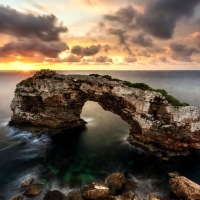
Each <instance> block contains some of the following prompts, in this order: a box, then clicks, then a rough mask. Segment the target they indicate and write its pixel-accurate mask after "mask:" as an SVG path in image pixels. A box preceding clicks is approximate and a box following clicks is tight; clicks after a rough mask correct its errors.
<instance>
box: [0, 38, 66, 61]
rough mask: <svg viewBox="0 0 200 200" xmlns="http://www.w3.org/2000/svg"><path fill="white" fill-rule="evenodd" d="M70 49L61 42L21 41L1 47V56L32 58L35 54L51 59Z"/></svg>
mask: <svg viewBox="0 0 200 200" xmlns="http://www.w3.org/2000/svg"><path fill="white" fill-rule="evenodd" d="M67 49H69V47H68V46H67V45H66V44H65V43H64V42H60V41H52V42H51V43H50V42H45V41H39V40H30V39H29V40H27V39H26V40H21V41H18V42H10V43H7V44H5V45H4V46H3V47H0V56H1V57H8V56H10V55H14V56H23V57H32V56H34V54H41V55H44V56H46V57H49V58H57V57H58V55H59V53H61V52H62V51H65V50H67Z"/></svg>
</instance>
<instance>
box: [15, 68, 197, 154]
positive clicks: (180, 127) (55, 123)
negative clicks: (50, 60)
mask: <svg viewBox="0 0 200 200" xmlns="http://www.w3.org/2000/svg"><path fill="white" fill-rule="evenodd" d="M88 100H90V101H95V102H98V103H99V104H100V105H101V106H102V108H103V109H105V110H108V111H111V112H113V113H115V114H117V115H119V116H120V117H121V118H122V119H123V120H124V121H126V122H127V123H128V124H129V127H130V135H129V138H128V141H129V142H130V143H131V144H135V143H137V144H140V145H143V146H147V148H149V149H150V150H152V151H155V150H156V149H157V150H158V149H159V151H163V150H164V151H165V152H167V151H168V150H170V151H172V150H173V151H175V152H176V153H177V152H179V151H184V150H188V149H190V148H195V149H200V143H199V142H200V130H199V128H200V123H199V115H198V111H197V109H196V108H195V107H193V106H184V107H183V106H172V105H171V104H169V103H168V101H167V100H166V98H165V97H164V96H163V95H162V94H161V93H159V92H153V91H147V90H140V89H136V88H130V87H128V86H126V85H124V84H123V82H122V81H109V80H108V79H106V78H103V77H102V76H98V77H95V76H86V75H60V74H56V72H54V71H50V70H41V71H38V72H37V73H36V74H35V75H34V76H33V77H31V78H28V79H26V80H24V81H22V82H21V83H19V84H17V87H16V90H15V97H14V99H13V101H12V103H11V109H12V111H13V115H12V119H11V124H24V123H26V124H27V123H29V124H31V125H34V126H40V127H50V128H55V129H65V128H72V127H77V126H83V125H85V123H86V122H84V120H83V119H81V118H80V114H81V112H82V108H83V106H84V103H85V102H86V101H88Z"/></svg>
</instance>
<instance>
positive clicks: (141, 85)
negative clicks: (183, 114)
mask: <svg viewBox="0 0 200 200" xmlns="http://www.w3.org/2000/svg"><path fill="white" fill-rule="evenodd" d="M89 76H95V77H101V78H106V79H108V80H109V81H117V82H121V83H123V84H124V85H127V86H128V87H132V88H138V89H141V90H148V91H154V92H159V93H161V94H162V95H163V96H164V97H165V98H166V100H167V101H168V102H169V103H170V104H171V105H173V106H189V104H188V103H184V102H180V101H179V100H178V99H176V98H175V97H173V96H171V95H169V94H168V92H167V91H166V90H164V89H154V88H151V87H150V86H149V85H147V84H145V83H131V82H130V81H122V80H120V79H116V78H112V77H111V76H109V75H104V76H101V75H99V74H90V75H89Z"/></svg>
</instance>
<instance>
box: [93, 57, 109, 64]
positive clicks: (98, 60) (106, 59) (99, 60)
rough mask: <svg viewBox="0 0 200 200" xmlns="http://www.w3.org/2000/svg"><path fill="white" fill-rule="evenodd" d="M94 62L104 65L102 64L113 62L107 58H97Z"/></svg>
mask: <svg viewBox="0 0 200 200" xmlns="http://www.w3.org/2000/svg"><path fill="white" fill-rule="evenodd" d="M95 62H100V63H104V62H113V61H112V58H109V57H107V56H98V57H96V58H95Z"/></svg>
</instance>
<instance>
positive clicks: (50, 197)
mask: <svg viewBox="0 0 200 200" xmlns="http://www.w3.org/2000/svg"><path fill="white" fill-rule="evenodd" d="M43 200H67V197H66V196H65V195H64V194H63V193H61V192H60V191H58V190H54V191H48V192H47V193H46V194H45V196H44V198H43ZM77 200H79V199H77Z"/></svg>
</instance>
